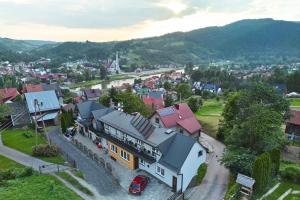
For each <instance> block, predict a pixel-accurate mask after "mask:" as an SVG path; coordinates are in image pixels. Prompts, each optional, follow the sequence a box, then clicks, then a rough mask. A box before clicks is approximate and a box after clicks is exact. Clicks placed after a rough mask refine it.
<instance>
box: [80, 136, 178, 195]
mask: <svg viewBox="0 0 300 200" xmlns="http://www.w3.org/2000/svg"><path fill="white" fill-rule="evenodd" d="M74 139H76V140H77V141H80V142H81V143H82V145H84V146H86V147H87V148H88V149H90V150H91V151H92V152H93V153H95V154H97V155H98V156H99V158H102V159H103V160H104V161H105V163H106V165H107V163H108V164H109V165H110V166H111V172H110V173H111V174H112V176H113V177H114V178H115V179H116V180H117V182H118V183H119V184H120V186H121V187H122V189H123V190H124V191H128V186H129V185H130V183H131V181H132V180H133V179H134V177H135V176H137V175H145V176H148V177H149V178H150V182H149V184H148V185H147V187H146V189H145V191H144V192H143V193H142V195H141V196H134V195H129V199H143V200H152V199H157V200H159V199H162V200H163V199H164V200H165V199H168V198H169V197H170V196H171V195H172V194H173V192H172V191H171V188H170V187H168V186H167V185H165V184H164V183H162V182H161V181H159V180H158V179H156V178H154V177H152V176H151V175H150V174H148V173H147V172H145V171H142V170H140V169H137V170H130V169H128V168H126V167H125V166H123V165H122V164H120V163H119V162H117V161H114V160H112V159H111V158H110V157H109V155H108V154H107V152H106V151H105V150H103V149H99V148H98V147H97V146H96V145H95V144H94V143H93V142H92V141H91V140H90V139H89V138H87V137H84V136H82V135H80V134H76V136H75V137H74ZM99 167H101V166H99ZM107 173H109V172H107ZM124 198H125V197H124Z"/></svg>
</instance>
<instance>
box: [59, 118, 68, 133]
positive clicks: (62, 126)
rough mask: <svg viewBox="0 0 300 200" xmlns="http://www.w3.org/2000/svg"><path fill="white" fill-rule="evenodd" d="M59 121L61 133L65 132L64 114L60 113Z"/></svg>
mask: <svg viewBox="0 0 300 200" xmlns="http://www.w3.org/2000/svg"><path fill="white" fill-rule="evenodd" d="M60 122H61V131H62V132H63V133H66V132H67V124H66V123H67V122H66V119H65V116H64V115H63V114H62V115H61V116H60Z"/></svg>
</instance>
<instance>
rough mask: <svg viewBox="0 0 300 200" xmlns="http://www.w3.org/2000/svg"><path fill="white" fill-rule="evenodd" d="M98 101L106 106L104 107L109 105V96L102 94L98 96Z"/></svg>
mask: <svg viewBox="0 0 300 200" xmlns="http://www.w3.org/2000/svg"><path fill="white" fill-rule="evenodd" d="M99 103H100V104H102V105H104V106H106V107H110V105H109V103H110V96H108V95H102V96H101V97H100V98H99Z"/></svg>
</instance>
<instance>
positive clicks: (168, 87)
mask: <svg viewBox="0 0 300 200" xmlns="http://www.w3.org/2000/svg"><path fill="white" fill-rule="evenodd" d="M163 86H164V88H165V90H167V91H170V90H171V89H172V84H171V83H169V82H168V81H166V82H164V85H163Z"/></svg>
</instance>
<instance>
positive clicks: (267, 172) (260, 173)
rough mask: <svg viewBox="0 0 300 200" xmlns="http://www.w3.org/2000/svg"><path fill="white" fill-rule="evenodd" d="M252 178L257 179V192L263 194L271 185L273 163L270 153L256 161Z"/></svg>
mask: <svg viewBox="0 0 300 200" xmlns="http://www.w3.org/2000/svg"><path fill="white" fill-rule="evenodd" d="M252 176H253V178H254V179H255V191H256V192H258V193H259V192H262V191H264V189H265V188H266V187H267V186H268V185H269V183H270V181H271V177H272V163H271V157H270V154H269V153H264V154H262V155H260V156H258V157H257V158H256V159H255V162H254V165H253V171H252Z"/></svg>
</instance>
